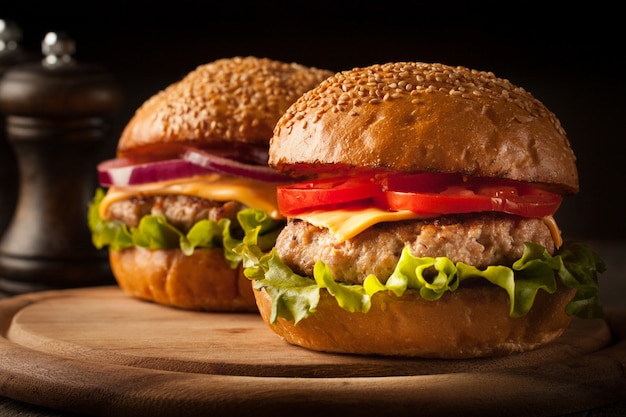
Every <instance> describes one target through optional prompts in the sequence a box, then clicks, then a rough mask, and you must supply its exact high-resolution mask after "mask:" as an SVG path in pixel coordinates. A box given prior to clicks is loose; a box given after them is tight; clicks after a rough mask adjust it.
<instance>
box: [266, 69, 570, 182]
mask: <svg viewBox="0 0 626 417" xmlns="http://www.w3.org/2000/svg"><path fill="white" fill-rule="evenodd" d="M575 162H576V161H575V156H574V153H573V151H572V149H571V147H570V144H569V141H568V139H567V137H566V134H565V131H564V130H563V128H562V127H561V124H560V122H559V120H558V119H557V118H556V117H555V115H554V114H553V113H552V112H550V111H549V110H548V109H547V108H546V107H545V106H544V105H543V104H542V103H541V102H540V101H538V100H537V99H535V98H534V97H533V96H532V95H531V94H530V93H528V92H526V91H525V90H524V89H523V88H521V87H517V86H515V85H513V84H512V83H510V82H509V81H508V80H505V79H501V78H497V77H496V76H494V74H492V73H490V72H481V71H475V70H470V69H467V68H464V67H451V66H446V65H442V64H426V63H418V62H399V63H388V64H384V65H372V66H370V67H365V68H355V69H352V70H350V71H344V72H340V73H337V74H335V75H334V76H332V77H330V78H328V79H327V80H325V81H324V82H322V83H321V84H320V85H319V86H317V87H316V88H314V89H313V90H311V91H309V92H307V93H306V94H304V95H303V96H302V97H301V98H300V99H298V100H297V101H296V102H295V103H294V104H293V105H292V106H291V107H290V108H289V109H288V110H287V112H286V113H285V114H284V115H283V117H282V118H281V119H280V121H279V122H278V123H277V125H276V128H275V130H274V136H273V138H272V140H271V142H270V159H269V163H270V165H272V166H274V167H276V168H277V169H279V170H282V171H288V172H298V173H300V174H307V173H309V174H311V175H316V174H319V172H320V170H323V169H324V165H327V166H326V168H327V169H328V170H329V171H330V170H332V172H339V170H340V169H345V170H349V169H353V168H358V169H362V168H373V169H393V170H398V171H432V172H458V173H464V174H467V175H473V176H484V177H502V178H509V179H513V180H518V181H526V182H531V183H542V184H546V185H548V186H549V187H550V188H552V189H553V190H555V191H559V192H562V193H575V192H578V172H577V169H576V164H575Z"/></svg>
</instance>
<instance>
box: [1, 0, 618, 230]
mask: <svg viewBox="0 0 626 417" xmlns="http://www.w3.org/2000/svg"><path fill="white" fill-rule="evenodd" d="M3 3H5V4H3V5H2V7H1V8H0V13H1V15H0V18H3V19H8V20H13V21H14V22H16V23H17V24H18V25H19V26H20V27H21V28H22V31H23V33H24V37H23V41H22V45H23V47H25V48H27V49H29V50H31V51H33V52H35V53H39V52H40V44H41V40H42V39H43V37H44V35H45V34H46V33H47V32H49V31H62V32H65V33H67V34H68V35H69V36H71V37H72V38H74V40H75V41H76V44H77V53H76V54H75V57H76V59H77V60H78V61H79V62H90V63H98V64H102V65H103V66H104V67H105V68H106V69H107V70H109V71H110V72H112V73H113V74H114V75H115V76H116V77H117V78H118V79H119V81H120V82H121V83H122V86H123V88H124V91H125V95H126V100H125V104H124V106H123V108H122V109H121V110H120V112H119V113H118V114H116V116H115V120H114V130H113V135H112V138H111V142H110V143H109V150H108V151H106V152H105V154H107V153H108V154H107V155H106V156H113V152H114V149H115V144H116V142H117V136H118V135H119V132H120V131H121V129H122V128H123V126H124V124H125V123H126V122H127V121H128V120H129V119H130V117H131V116H132V113H133V112H134V110H135V109H136V108H137V107H138V106H139V105H140V104H141V103H142V102H143V101H144V100H145V99H147V98H148V97H149V96H151V95H152V94H154V93H156V92H157V91H158V90H160V89H162V88H164V87H166V86H167V85H168V84H170V83H172V82H175V81H177V80H179V79H180V78H182V77H183V76H184V75H185V74H186V73H187V72H189V71H191V70H193V69H194V68H195V67H196V66H198V65H200V64H204V63H207V62H210V61H212V60H215V59H218V58H223V57H230V56H235V55H255V56H259V57H261V56H265V57H269V58H273V59H278V60H283V61H295V62H299V63H301V64H305V65H311V66H317V67H325V68H328V69H331V70H336V71H338V70H344V69H350V68H352V67H356V66H365V65H369V64H374V63H384V62H388V61H425V62H441V63H445V64H450V65H463V66H466V67H470V68H474V69H479V70H489V71H493V72H494V73H495V74H496V75H498V76H500V77H502V78H507V79H509V80H510V81H512V82H513V83H515V84H517V85H519V86H521V87H524V88H525V89H526V90H528V91H530V92H531V93H533V95H535V96H536V97H537V98H538V99H540V100H541V101H543V102H544V103H545V104H546V105H547V106H548V108H550V109H551V110H552V111H553V112H554V113H555V114H556V115H557V116H558V117H559V119H560V120H561V123H562V124H563V126H564V128H565V130H566V131H567V132H568V136H569V139H570V142H571V143H572V147H573V149H574V152H575V153H576V155H577V157H578V168H579V174H580V188H581V191H580V193H579V194H577V195H576V196H571V197H568V198H567V199H566V200H565V201H564V203H563V205H562V208H561V210H560V211H559V213H558V216H557V220H558V221H559V225H560V227H561V229H562V230H563V234H564V236H565V237H566V238H583V239H618V238H619V239H623V238H624V237H626V221H625V220H624V216H623V214H624V203H623V202H624V190H625V186H624V184H625V181H624V180H625V179H626V178H625V177H626V176H625V175H624V170H623V167H622V165H623V163H624V161H623V151H622V150H621V146H622V145H623V143H624V139H625V129H624V123H623V119H624V117H626V104H625V99H626V85H625V84H626V83H625V81H624V75H625V74H624V72H625V71H624V67H622V66H621V61H622V60H623V58H624V50H625V49H624V46H623V44H621V43H620V40H621V35H620V33H621V29H620V28H621V25H622V23H623V22H622V21H621V20H622V18H621V17H620V16H621V15H620V13H618V10H617V8H616V7H617V6H614V7H611V6H609V5H608V4H606V5H605V4H602V3H601V2H594V3H593V4H592V3H586V5H584V4H583V5H579V6H575V5H573V2H572V3H569V4H567V7H562V8H559V7H554V6H552V5H551V4H549V2H544V3H533V2H471V1H467V2H463V3H461V2H453V1H441V2H437V3H434V2H428V3H425V2H419V1H415V2H404V3H403V2H389V1H379V2H369V1H352V2H347V1H343V2H342V1H336V2H325V1H319V2H297V1H293V2H284V1H276V2H269V1H267V2H260V1H248V2H237V1H224V2H222V3H217V2H211V1H191V0H180V1H175V2H137V4H135V3H133V2H132V1H126V2H122V1H118V0H114V1H108V2H107V1H99V0H98V1H96V0H92V1H85V2H82V3H83V4H78V5H72V6H70V5H66V4H64V3H63V2H49V3H44V2H28V1H19V2H18V1H12V2H11V3H10V4H9V2H8V1H6V2H3ZM216 3H217V4H216Z"/></svg>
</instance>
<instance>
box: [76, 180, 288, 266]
mask: <svg viewBox="0 0 626 417" xmlns="http://www.w3.org/2000/svg"><path fill="white" fill-rule="evenodd" d="M104 195H105V192H104V190H103V189H101V188H98V189H97V190H96V192H95V194H94V197H93V199H92V201H91V202H90V204H89V209H88V217H87V221H88V226H89V230H90V231H91V240H92V243H93V245H94V246H95V247H96V248H98V249H102V248H104V247H107V246H108V247H109V249H110V250H113V251H119V250H122V249H125V248H130V247H141V248H146V249H174V248H179V249H180V250H182V251H183V253H184V254H186V255H191V254H192V253H193V251H194V250H195V248H223V249H224V257H225V258H226V261H227V262H228V263H229V265H230V267H231V268H236V267H237V265H239V264H240V263H241V262H242V257H241V255H240V254H239V253H237V252H235V251H234V249H235V248H236V247H237V246H239V245H241V244H242V243H243V240H244V239H246V236H247V235H249V234H250V235H252V236H253V238H248V239H253V241H254V242H255V244H256V245H258V247H259V249H260V250H262V251H268V250H269V249H270V248H272V247H273V246H274V244H275V242H276V236H277V235H278V233H279V232H280V229H281V227H280V226H281V224H282V222H281V221H279V220H275V219H272V218H271V217H270V216H269V215H268V214H267V213H265V212H264V211H262V210H257V209H253V208H246V209H244V210H241V211H239V212H238V213H237V222H238V223H239V224H240V225H241V227H242V229H243V231H244V237H243V238H241V239H240V238H238V237H234V236H232V235H231V233H230V225H231V221H230V220H229V219H221V220H220V221H219V222H215V221H213V220H208V219H204V220H200V221H199V222H197V223H196V224H194V225H193V226H192V227H191V229H190V230H189V232H187V234H184V233H183V232H182V231H180V230H179V229H178V228H176V227H175V226H174V225H172V224H170V223H169V222H168V221H167V219H166V218H165V216H162V215H147V216H144V217H142V218H141V220H140V221H139V224H138V225H137V227H128V226H127V225H126V224H124V223H122V222H120V221H115V220H114V221H108V220H104V219H102V218H101V217H100V214H99V205H100V202H101V201H102V199H103V198H104Z"/></svg>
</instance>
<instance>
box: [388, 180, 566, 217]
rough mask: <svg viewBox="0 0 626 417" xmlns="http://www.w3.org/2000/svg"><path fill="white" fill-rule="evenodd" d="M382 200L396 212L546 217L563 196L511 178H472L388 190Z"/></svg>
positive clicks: (559, 203)
mask: <svg viewBox="0 0 626 417" xmlns="http://www.w3.org/2000/svg"><path fill="white" fill-rule="evenodd" d="M485 181H486V183H483V182H485ZM379 201H382V202H383V203H382V204H383V205H385V206H386V207H387V208H389V209H390V210H393V211H398V210H410V211H413V212H415V213H439V214H453V213H474V212H484V211H499V212H503V213H509V214H516V215H519V216H523V217H545V216H549V215H552V214H554V213H555V212H556V210H557V209H558V208H559V206H560V205H561V201H562V197H561V196H560V195H558V194H554V193H551V192H548V191H545V190H541V189H540V188H536V187H532V186H530V185H526V184H521V183H519V184H517V183H514V182H512V181H496V180H491V179H489V180H481V179H472V180H470V181H466V182H461V183H459V184H454V185H450V186H448V187H446V188H445V189H443V190H433V191H431V192H428V191H426V192H425V191H421V190H419V191H395V190H388V191H386V192H385V193H384V196H383V197H379Z"/></svg>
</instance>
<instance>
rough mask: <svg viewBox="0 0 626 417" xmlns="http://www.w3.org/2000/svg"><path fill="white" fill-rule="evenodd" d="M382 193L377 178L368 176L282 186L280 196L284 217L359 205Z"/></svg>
mask: <svg viewBox="0 0 626 417" xmlns="http://www.w3.org/2000/svg"><path fill="white" fill-rule="evenodd" d="M381 193H382V186H381V184H380V183H379V182H378V181H376V179H375V178H374V177H373V176H371V175H364V176H356V177H342V178H327V179H321V180H314V181H304V182H299V183H296V184H289V185H284V186H278V187H277V191H276V197H277V200H278V208H279V209H280V211H281V212H282V213H283V215H292V214H296V213H300V212H302V211H305V210H311V209H314V208H317V207H326V206H330V205H332V206H337V205H343V204H345V203H351V202H357V201H361V200H365V199H369V198H372V197H374V196H376V195H379V194H381ZM361 204H362V203H359V205H361Z"/></svg>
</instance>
